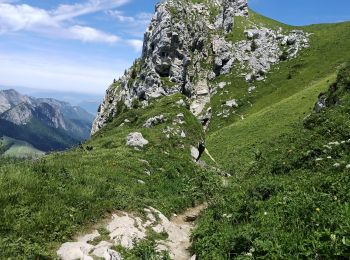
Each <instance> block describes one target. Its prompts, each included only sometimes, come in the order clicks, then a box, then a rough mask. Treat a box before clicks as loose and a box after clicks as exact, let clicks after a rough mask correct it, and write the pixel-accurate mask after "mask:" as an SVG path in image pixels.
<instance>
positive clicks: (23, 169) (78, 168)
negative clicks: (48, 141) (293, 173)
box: [0, 95, 218, 259]
mask: <svg viewBox="0 0 350 260" xmlns="http://www.w3.org/2000/svg"><path fill="white" fill-rule="evenodd" d="M181 98H182V97H181V96H180V95H176V96H172V97H167V98H164V99H161V100H159V101H155V103H154V104H153V105H151V106H149V107H147V108H146V109H143V108H140V109H137V110H131V111H128V112H125V113H123V114H121V115H120V116H119V117H118V118H117V119H116V120H114V121H113V122H110V124H109V125H108V126H107V127H105V128H104V129H103V130H101V131H100V132H99V133H98V134H97V135H95V136H94V137H93V138H92V140H90V141H88V142H87V143H85V144H84V145H83V146H81V147H78V148H76V149H74V150H72V151H69V152H66V153H62V154H59V153H55V154H51V155H49V156H47V157H45V158H42V159H40V160H37V161H33V162H19V163H11V164H10V163H1V164H0V219H1V220H2V221H1V223H0V258H1V259H6V258H7V257H13V256H14V255H15V256H16V259H20V258H26V257H29V258H31V257H32V258H35V257H45V256H46V257H53V256H54V253H55V249H57V246H58V244H59V243H62V242H66V241H68V240H69V239H70V238H72V237H73V236H74V235H75V234H76V233H77V232H78V231H79V230H81V229H83V228H84V227H86V226H88V225H89V224H90V223H93V222H94V221H98V220H99V219H101V218H102V217H103V216H104V215H105V214H106V213H107V212H112V211H114V210H117V209H119V210H128V211H136V212H142V211H143V209H144V208H145V207H146V206H153V207H155V208H157V209H159V210H161V211H162V212H164V213H165V214H167V215H168V216H169V215H170V214H171V213H175V212H179V211H182V210H183V209H184V208H186V207H188V206H191V205H193V204H195V203H199V202H201V201H203V200H204V199H205V198H206V197H208V196H210V194H211V190H213V189H215V187H216V185H218V181H217V179H216V177H215V176H214V175H212V174H211V173H209V172H206V171H203V170H201V169H199V168H198V167H197V166H196V165H195V164H194V163H193V162H192V161H191V159H190V144H197V143H198V141H199V140H201V139H202V138H203V132H202V130H201V127H200V124H199V123H198V122H197V120H196V119H195V118H194V117H193V115H192V114H191V113H190V112H189V110H188V109H187V108H184V107H178V105H176V103H175V102H176V101H177V100H179V99H181ZM178 113H183V114H184V117H185V123H184V124H183V125H178V126H174V125H173V119H174V118H175V117H176V115H177V114H178ZM159 114H163V115H164V116H165V117H166V118H167V122H165V123H163V124H160V125H158V126H156V127H154V128H152V129H146V128H143V127H142V125H143V123H144V122H145V121H146V120H147V119H148V118H149V117H151V116H155V115H159ZM125 119H128V120H130V123H124V124H125V125H124V126H120V125H121V124H122V123H123V122H124V120H125ZM167 126H169V127H174V128H175V127H181V129H182V130H183V131H184V132H185V133H186V138H182V137H179V136H178V135H176V136H173V137H172V138H170V139H168V138H166V135H165V134H164V133H163V130H164V129H165V128H166V127H167ZM134 131H139V132H142V134H143V135H144V137H145V138H146V139H147V140H149V142H150V144H149V145H147V146H146V147H145V148H143V149H142V150H140V151H137V150H135V149H133V148H130V147H127V146H126V137H127V136H128V134H129V133H130V132H134ZM140 180H141V181H144V184H142V183H140Z"/></svg>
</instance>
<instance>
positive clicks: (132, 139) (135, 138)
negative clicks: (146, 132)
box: [126, 132, 149, 148]
mask: <svg viewBox="0 0 350 260" xmlns="http://www.w3.org/2000/svg"><path fill="white" fill-rule="evenodd" d="M148 143H149V142H148V141H147V140H146V139H145V138H143V136H142V134H141V133H138V132H135V133H130V134H129V135H128V137H127V140H126V145H127V146H133V147H141V148H142V147H144V146H145V145H147V144H148Z"/></svg>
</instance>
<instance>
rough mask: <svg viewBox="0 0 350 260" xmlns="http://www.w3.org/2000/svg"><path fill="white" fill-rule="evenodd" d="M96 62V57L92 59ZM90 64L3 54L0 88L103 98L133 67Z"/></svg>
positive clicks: (122, 63)
mask: <svg viewBox="0 0 350 260" xmlns="http://www.w3.org/2000/svg"><path fill="white" fill-rule="evenodd" d="M90 58H91V59H94V60H97V59H96V57H90ZM111 64H112V63H111V62H99V61H96V62H94V63H87V62H85V61H84V60H79V59H77V57H75V59H74V58H73V57H66V58H65V57H63V56H62V55H61V54H60V53H57V54H51V53H47V54H44V53H43V54H42V55H35V54H34V55H33V54H26V53H17V54H13V53H12V54H7V53H1V52H0V75H1V79H0V80H1V84H2V85H4V86H8V87H16V86H25V87H31V88H38V89H55V90H60V91H74V92H82V93H95V94H103V93H104V92H105V88H106V87H107V86H108V85H109V84H110V83H111V82H112V79H113V78H115V77H118V76H120V75H122V73H123V71H124V69H125V68H127V67H128V66H129V65H130V64H129V62H127V61H124V60H117V62H115V63H114V65H113V66H112V65H111Z"/></svg>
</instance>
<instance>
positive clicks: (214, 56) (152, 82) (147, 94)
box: [91, 0, 308, 134]
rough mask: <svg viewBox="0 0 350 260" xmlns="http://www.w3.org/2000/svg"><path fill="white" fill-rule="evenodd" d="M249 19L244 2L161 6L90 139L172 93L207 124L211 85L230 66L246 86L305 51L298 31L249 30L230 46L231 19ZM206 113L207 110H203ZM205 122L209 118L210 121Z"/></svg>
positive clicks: (170, 0) (176, 0) (175, 0)
mask: <svg viewBox="0 0 350 260" xmlns="http://www.w3.org/2000/svg"><path fill="white" fill-rule="evenodd" d="M238 16H240V17H247V16H248V4H247V0H214V1H209V0H203V1H201V3H199V4H198V3H197V4H194V3H193V2H191V1H184V0H166V1H162V2H161V3H160V4H158V5H157V7H156V12H155V15H154V16H153V18H152V21H151V24H150V26H149V28H148V30H147V31H146V33H145V37H144V44H143V51H142V57H141V58H140V59H139V60H137V61H136V62H135V63H134V65H133V66H132V68H130V69H129V70H128V71H126V73H125V75H124V76H122V77H121V78H120V79H119V80H118V81H116V82H115V83H114V84H113V85H112V86H110V88H109V89H108V90H107V93H106V97H105V100H104V101H103V103H102V104H101V106H100V109H99V112H98V115H97V117H96V119H95V122H94V124H93V128H92V131H91V132H92V134H94V133H96V132H97V131H98V130H99V129H100V128H101V127H103V126H104V125H105V124H106V123H107V121H108V120H109V119H110V118H111V117H115V116H116V115H117V114H119V113H120V112H122V111H123V109H125V108H128V109H130V108H133V107H135V105H136V106H147V105H148V103H149V102H150V100H152V99H154V98H159V97H162V96H165V95H171V94H173V93H182V94H184V95H186V96H187V97H188V98H190V103H191V112H192V113H193V114H194V115H196V116H197V117H198V118H199V119H200V120H202V121H203V124H207V123H208V116H209V117H210V115H211V111H210V108H207V104H208V103H209V102H210V98H211V95H213V94H215V91H212V86H211V83H210V82H211V81H212V80H213V79H215V78H216V77H217V76H219V75H222V74H228V73H230V72H231V70H232V68H233V67H234V66H238V68H237V69H239V70H241V71H245V77H246V80H247V81H254V80H263V79H264V78H265V74H266V73H267V72H268V71H269V70H270V69H271V66H272V65H273V64H276V63H278V62H279V61H280V60H281V59H282V58H281V57H283V58H290V57H295V56H296V55H297V53H298V52H299V51H300V50H301V49H302V48H305V47H308V35H307V34H306V33H304V32H302V31H292V32H291V33H289V34H283V31H282V29H280V30H272V29H268V28H261V27H259V26H258V25H251V29H249V30H247V31H246V40H243V41H239V42H230V41H229V40H227V38H226V37H224V36H225V35H227V34H229V33H231V32H232V29H233V28H234V22H235V17H238ZM206 108H207V109H206ZM209 119H210V118H209Z"/></svg>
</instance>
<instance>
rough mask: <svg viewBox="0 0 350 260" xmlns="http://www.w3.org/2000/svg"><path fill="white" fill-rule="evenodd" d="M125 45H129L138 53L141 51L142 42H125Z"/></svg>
mask: <svg viewBox="0 0 350 260" xmlns="http://www.w3.org/2000/svg"><path fill="white" fill-rule="evenodd" d="M127 43H128V44H129V45H131V46H132V47H133V48H134V50H135V51H137V52H139V51H141V50H142V47H143V41H141V40H127Z"/></svg>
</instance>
